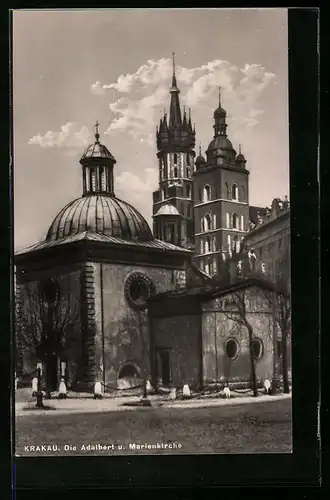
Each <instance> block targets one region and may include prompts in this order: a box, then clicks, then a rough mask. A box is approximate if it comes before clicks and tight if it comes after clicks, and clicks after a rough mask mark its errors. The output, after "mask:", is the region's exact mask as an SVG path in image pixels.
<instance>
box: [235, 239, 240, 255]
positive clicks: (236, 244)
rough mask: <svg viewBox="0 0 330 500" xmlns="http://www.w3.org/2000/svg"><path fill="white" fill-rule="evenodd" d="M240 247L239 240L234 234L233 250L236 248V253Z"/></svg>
mask: <svg viewBox="0 0 330 500" xmlns="http://www.w3.org/2000/svg"><path fill="white" fill-rule="evenodd" d="M240 247H241V244H240V241H239V239H238V237H237V236H235V238H234V248H235V250H236V252H237V253H239V251H240Z"/></svg>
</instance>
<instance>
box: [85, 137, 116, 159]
mask: <svg viewBox="0 0 330 500" xmlns="http://www.w3.org/2000/svg"><path fill="white" fill-rule="evenodd" d="M87 158H107V159H110V160H112V161H113V162H116V160H115V159H114V157H113V156H112V154H111V153H110V151H109V150H108V148H107V147H106V146H104V145H103V144H101V143H100V142H98V141H96V142H95V143H94V144H91V145H90V146H88V148H87V149H86V151H85V152H84V154H83V155H82V157H81V160H85V159H87Z"/></svg>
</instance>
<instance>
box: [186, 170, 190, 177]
mask: <svg viewBox="0 0 330 500" xmlns="http://www.w3.org/2000/svg"><path fill="white" fill-rule="evenodd" d="M186 177H187V179H189V178H190V168H189V167H186Z"/></svg>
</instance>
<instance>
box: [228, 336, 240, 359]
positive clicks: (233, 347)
mask: <svg viewBox="0 0 330 500" xmlns="http://www.w3.org/2000/svg"><path fill="white" fill-rule="evenodd" d="M225 350H226V354H227V356H228V358H229V359H232V360H233V359H236V358H237V356H238V353H239V345H238V342H237V340H236V339H228V340H227V342H226V344H225Z"/></svg>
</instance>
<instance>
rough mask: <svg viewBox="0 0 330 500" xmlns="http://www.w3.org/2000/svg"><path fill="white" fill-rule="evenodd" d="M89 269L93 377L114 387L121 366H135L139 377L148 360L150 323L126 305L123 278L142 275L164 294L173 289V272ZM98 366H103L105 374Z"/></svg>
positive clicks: (137, 268)
mask: <svg viewBox="0 0 330 500" xmlns="http://www.w3.org/2000/svg"><path fill="white" fill-rule="evenodd" d="M92 266H93V269H94V283H95V318H96V339H95V362H96V376H97V377H98V378H104V380H105V383H106V384H107V385H109V386H115V385H116V380H117V377H118V371H119V370H120V368H121V366H122V365H123V364H124V363H126V362H132V363H133V364H134V365H137V366H138V367H139V368H140V374H141V376H142V375H143V373H142V372H141V370H143V367H145V364H146V363H143V362H141V360H142V359H144V358H145V359H147V360H149V352H148V349H149V348H148V346H149V322H148V319H147V316H146V314H145V313H140V314H139V313H138V312H137V311H136V310H135V309H134V308H132V307H131V305H130V303H129V302H128V300H127V298H126V295H125V280H126V278H127V277H128V276H129V275H130V274H131V273H134V272H141V273H144V274H145V275H146V276H148V277H149V278H150V279H151V280H152V282H153V284H154V286H155V288H156V291H157V292H164V291H167V290H170V289H173V287H175V285H176V271H175V270H173V269H161V268H157V267H151V266H150V267H148V266H138V265H124V264H114V263H113V264H112V263H111V264H106V263H104V264H100V263H93V264H92ZM102 290H103V292H102ZM102 303H103V308H102ZM102 311H103V313H102ZM141 328H142V337H141ZM103 332H104V342H103ZM141 338H142V344H141ZM147 364H148V362H147ZM101 365H104V374H103V372H102V370H101V368H100V366H101ZM148 372H149V369H148ZM147 375H149V373H148V374H147Z"/></svg>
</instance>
